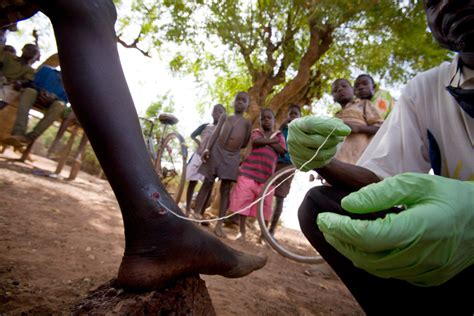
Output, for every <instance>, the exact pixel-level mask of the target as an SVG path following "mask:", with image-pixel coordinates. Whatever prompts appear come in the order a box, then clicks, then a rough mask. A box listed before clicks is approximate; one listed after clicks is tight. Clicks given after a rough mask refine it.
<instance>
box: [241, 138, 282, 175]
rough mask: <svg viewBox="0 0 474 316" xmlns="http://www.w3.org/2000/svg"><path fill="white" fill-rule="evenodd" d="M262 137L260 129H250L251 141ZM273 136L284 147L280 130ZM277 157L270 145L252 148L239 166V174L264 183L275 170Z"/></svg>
mask: <svg viewBox="0 0 474 316" xmlns="http://www.w3.org/2000/svg"><path fill="white" fill-rule="evenodd" d="M262 137H265V134H264V133H263V131H262V130H260V129H255V130H253V131H252V134H251V140H252V141H253V140H255V139H258V138H262ZM274 137H276V138H277V139H278V142H279V143H280V146H282V147H283V148H286V143H285V138H284V137H283V135H282V133H281V132H277V134H276V135H275V136H274ZM277 159H278V154H277V153H276V152H275V150H273V148H272V147H270V146H262V147H258V148H252V150H251V151H250V154H249V155H248V157H247V158H245V160H244V162H243V163H242V165H241V166H240V173H239V175H242V176H245V177H247V178H250V179H253V180H255V181H257V182H259V183H265V182H266V181H267V180H268V178H270V177H271V176H272V174H273V173H274V172H275V167H276V163H277Z"/></svg>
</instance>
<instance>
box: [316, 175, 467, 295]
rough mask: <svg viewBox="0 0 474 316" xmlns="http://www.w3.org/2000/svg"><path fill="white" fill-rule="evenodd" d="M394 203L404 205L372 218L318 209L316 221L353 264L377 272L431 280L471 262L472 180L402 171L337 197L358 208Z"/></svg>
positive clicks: (367, 209) (364, 209) (432, 282)
mask: <svg viewBox="0 0 474 316" xmlns="http://www.w3.org/2000/svg"><path fill="white" fill-rule="evenodd" d="M397 205H404V206H405V208H406V209H405V210H404V211H402V212H400V213H399V214H388V215H386V216H385V217H384V218H380V219H377V220H373V221H369V220H353V219H350V218H349V217H348V216H342V215H338V214H335V213H321V214H319V216H318V219H317V223H318V226H319V229H320V230H321V231H322V232H323V234H324V237H325V238H326V240H327V241H328V242H329V243H330V244H331V245H332V246H333V247H335V248H336V249H337V250H338V251H339V252H340V253H342V254H343V255H344V256H346V257H347V258H349V259H350V260H351V261H352V262H353V263H354V265H355V266H357V267H359V268H361V269H364V270H366V271H367V272H369V273H371V274H374V275H376V276H379V277H382V278H396V279H401V280H406V281H408V282H410V283H412V284H415V285H419V286H435V285H439V284H442V283H444V282H445V281H447V280H449V279H450V278H452V277H453V276H455V275H456V274H457V273H459V272H460V271H462V270H463V269H465V268H466V267H468V266H470V265H472V264H473V263H474V182H472V181H464V182H463V181H460V180H454V179H448V178H443V177H439V176H432V175H427V174H416V173H404V174H401V175H398V176H395V177H391V178H386V179H385V180H383V181H382V182H379V183H375V184H372V185H369V186H367V187H364V188H362V189H361V190H359V191H358V192H355V193H352V194H350V195H348V196H347V197H345V198H344V199H343V200H342V207H343V208H344V209H345V210H347V211H349V212H352V213H359V214H364V213H371V212H375V211H380V210H386V209H389V208H391V207H393V206H397Z"/></svg>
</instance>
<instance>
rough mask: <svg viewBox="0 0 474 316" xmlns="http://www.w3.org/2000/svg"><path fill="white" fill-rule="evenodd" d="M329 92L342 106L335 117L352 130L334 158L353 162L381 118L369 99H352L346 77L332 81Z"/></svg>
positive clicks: (351, 89) (352, 93) (370, 138)
mask: <svg viewBox="0 0 474 316" xmlns="http://www.w3.org/2000/svg"><path fill="white" fill-rule="evenodd" d="M331 93H332V96H333V98H334V101H335V102H338V103H339V104H340V105H341V107H342V110H340V111H339V112H337V113H336V117H337V118H340V119H341V120H343V121H344V123H345V124H346V125H348V126H349V127H350V128H351V130H352V132H351V134H350V135H349V136H347V138H346V140H345V141H344V143H343V144H342V147H341V148H340V149H339V150H338V152H337V154H336V158H337V159H339V160H341V161H343V162H347V163H351V164H355V163H356V162H357V160H359V157H360V156H361V155H362V153H363V152H364V150H365V149H366V148H367V146H368V145H369V143H370V141H371V140H372V137H373V136H374V135H375V133H376V132H377V131H378V130H379V128H380V126H381V125H382V123H383V119H382V117H381V116H380V114H379V112H378V111H377V109H376V108H375V107H374V106H373V105H372V103H371V102H370V100H361V99H354V89H353V88H352V86H351V84H350V83H349V81H347V80H346V79H337V80H336V81H334V83H333V84H332V86H331Z"/></svg>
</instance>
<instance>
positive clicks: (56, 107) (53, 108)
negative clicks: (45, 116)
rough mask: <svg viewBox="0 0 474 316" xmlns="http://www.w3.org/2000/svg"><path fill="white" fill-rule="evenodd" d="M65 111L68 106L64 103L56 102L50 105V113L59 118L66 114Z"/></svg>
mask: <svg viewBox="0 0 474 316" xmlns="http://www.w3.org/2000/svg"><path fill="white" fill-rule="evenodd" d="M65 109H66V106H65V105H64V103H63V102H62V101H58V100H56V101H54V102H53V103H51V104H50V106H49V109H48V111H50V112H51V113H53V114H54V115H57V116H58V117H59V116H61V115H62V114H63V113H64V110H65Z"/></svg>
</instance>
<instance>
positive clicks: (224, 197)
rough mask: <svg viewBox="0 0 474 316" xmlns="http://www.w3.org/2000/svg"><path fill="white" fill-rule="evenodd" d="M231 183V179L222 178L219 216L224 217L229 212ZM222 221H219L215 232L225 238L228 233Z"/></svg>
mask: <svg viewBox="0 0 474 316" xmlns="http://www.w3.org/2000/svg"><path fill="white" fill-rule="evenodd" d="M231 185H232V181H231V180H222V182H221V191H220V193H221V203H220V205H219V217H224V216H225V213H226V212H227V208H228V207H229V195H230V187H231ZM222 223H223V221H222V220H220V221H218V222H217V224H216V228H215V229H214V233H215V234H216V235H217V236H219V237H221V238H225V237H226V235H225V233H224V231H223V230H222Z"/></svg>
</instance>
